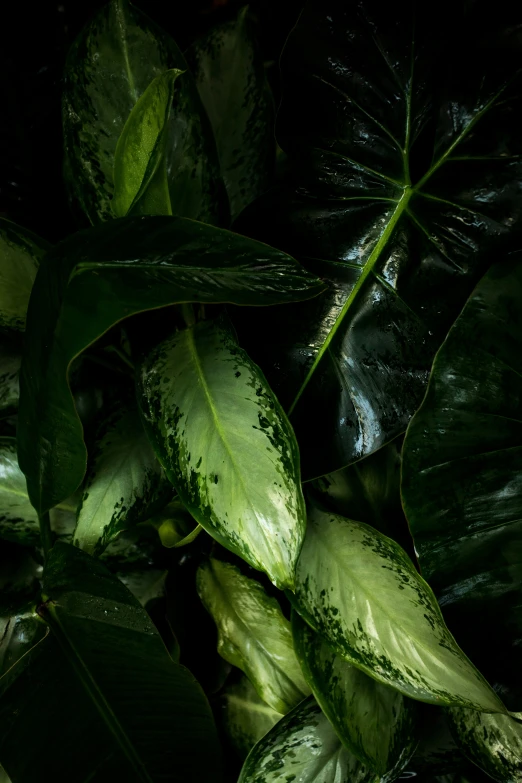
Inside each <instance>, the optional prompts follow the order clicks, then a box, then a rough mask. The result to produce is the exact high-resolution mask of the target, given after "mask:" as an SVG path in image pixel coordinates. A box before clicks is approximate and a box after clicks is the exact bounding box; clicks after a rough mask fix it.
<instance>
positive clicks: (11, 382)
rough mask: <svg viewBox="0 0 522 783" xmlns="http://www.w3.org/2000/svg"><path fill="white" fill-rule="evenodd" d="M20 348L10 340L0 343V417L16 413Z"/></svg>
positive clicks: (18, 393)
mask: <svg viewBox="0 0 522 783" xmlns="http://www.w3.org/2000/svg"><path fill="white" fill-rule="evenodd" d="M21 361H22V356H21V350H20V349H19V348H18V346H16V345H14V344H11V343H10V342H6V341H2V343H1V344H0V418H4V417H5V416H10V415H11V414H13V413H16V411H17V409H18V398H19V396H20V391H19V383H18V374H19V372H20V363H21Z"/></svg>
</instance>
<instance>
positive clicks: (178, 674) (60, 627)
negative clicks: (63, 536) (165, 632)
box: [0, 542, 220, 783]
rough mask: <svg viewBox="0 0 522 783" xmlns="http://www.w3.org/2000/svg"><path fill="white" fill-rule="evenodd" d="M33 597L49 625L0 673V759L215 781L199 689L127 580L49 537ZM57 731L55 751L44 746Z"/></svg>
mask: <svg viewBox="0 0 522 783" xmlns="http://www.w3.org/2000/svg"><path fill="white" fill-rule="evenodd" d="M44 593H45V595H46V596H47V598H48V601H47V603H46V604H45V605H42V606H41V607H40V613H41V614H42V615H43V616H44V619H45V620H46V621H47V623H48V626H49V633H48V634H47V636H46V637H45V638H44V639H43V640H42V641H41V642H40V643H39V644H38V645H36V647H34V648H33V649H32V650H31V651H30V652H29V653H27V654H26V655H24V656H23V657H22V658H21V659H20V660H19V661H18V662H17V663H16V664H15V665H14V666H13V667H11V669H10V670H9V671H8V672H7V673H6V674H5V675H4V677H3V678H2V679H1V681H0V689H1V699H0V757H1V758H2V764H3V765H4V767H5V769H6V771H7V773H8V774H9V776H10V777H11V778H12V779H13V780H14V781H16V783H34V781H35V780H67V781H70V782H71V783H84V781H87V780H100V781H101V780H112V779H115V778H116V777H118V776H119V777H121V778H122V779H124V780H126V781H132V783H134V782H136V783H138V781H139V782H140V783H155V782H156V781H158V783H159V781H170V780H183V781H186V783H215V782H216V781H219V780H220V772H219V750H218V744H217V738H216V733H215V727H214V723H213V720H212V714H211V711H210V708H209V705H208V702H207V700H206V698H205V696H204V694H203V691H202V689H201V688H200V686H199V685H198V683H197V682H196V680H195V679H194V678H193V677H192V675H191V674H190V673H189V672H188V671H187V670H186V669H185V668H184V667H182V666H180V665H178V664H176V663H174V661H173V660H172V658H171V657H170V656H169V654H168V652H167V650H166V648H165V645H164V644H163V641H162V639H161V637H160V635H159V633H158V632H157V630H156V629H155V627H154V626H153V624H152V622H151V620H150V619H149V617H148V615H147V613H146V612H145V610H144V609H142V608H141V607H140V605H139V603H138V602H137V600H136V599H135V598H133V596H132V595H131V594H130V593H129V591H128V590H127V588H126V587H124V585H122V584H121V582H120V581H119V580H118V579H117V578H116V577H115V576H113V575H111V574H110V573H109V572H108V571H107V569H106V568H105V567H104V566H103V565H102V563H100V561H99V560H96V559H94V558H92V557H90V556H89V555H87V554H86V553H85V552H82V551H81V550H79V549H77V548H76V547H73V546H71V545H69V544H62V543H60V542H59V543H57V544H56V545H55V546H54V548H53V550H52V552H51V555H50V558H49V562H48V565H47V567H46V570H45V572H44ZM42 714H44V715H45V716H46V720H45V721H43V722H42V719H41V716H42ZM29 736H30V737H31V742H30V743H28V742H27V737H29ZM57 736H59V737H60V752H59V753H58V752H57V753H49V748H50V747H51V746H53V744H54V738H56V737H57ZM86 738H88V741H86ZM202 748H204V752H202Z"/></svg>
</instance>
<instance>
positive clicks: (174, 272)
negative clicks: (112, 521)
mask: <svg viewBox="0 0 522 783" xmlns="http://www.w3.org/2000/svg"><path fill="white" fill-rule="evenodd" d="M321 290H322V284H321V282H320V281H319V280H318V279H317V278H315V277H314V276H312V275H310V274H309V273H308V272H305V271H304V269H302V268H301V267H300V266H299V265H298V264H297V263H296V262H295V261H294V260H293V259H291V258H290V257H289V256H286V255H284V254H282V253H280V252H279V251H277V250H273V249H272V248H269V247H267V246H266V245H261V244H260V243H258V242H253V241H252V240H247V239H245V238H244V237H241V236H239V235H237V234H233V233H231V232H229V231H224V230H222V229H218V228H214V227H212V226H208V225H205V224H204V223H198V222H196V221H193V220H187V219H184V218H174V217H134V218H131V217H129V218H121V219H120V220H112V221H111V222H109V223H106V224H103V225H101V226H97V227H96V228H92V229H88V230H86V231H80V232H78V233H77V234H75V235H73V236H72V237H70V238H69V239H67V240H65V241H64V242H62V243H61V244H60V245H58V246H57V248H56V249H55V251H54V252H53V253H52V254H50V255H49V256H47V257H46V259H45V262H44V263H43V264H42V265H41V267H40V270H39V273H38V276H37V279H36V281H35V285H34V289H33V294H32V296H31V302H30V306H29V312H28V329H27V340H26V346H25V354H24V358H23V362H22V369H21V374H20V408H19V430H18V453H19V458H20V467H21V468H22V470H23V471H24V473H25V475H26V477H27V486H28V489H29V497H30V498H31V502H32V504H33V506H34V507H35V508H36V510H37V511H38V512H39V513H42V512H44V511H46V510H47V509H49V508H51V507H52V506H55V505H56V504H57V503H60V502H61V501H62V500H63V499H64V498H66V497H68V496H69V495H71V494H72V493H73V492H74V491H75V490H76V488H77V487H78V486H79V484H80V482H81V481H82V478H83V476H84V473H85V467H86V457H87V455H86V450H85V446H84V443H83V438H82V428H81V424H80V420H79V418H78V415H77V413H76V410H75V408H74V403H73V399H72V397H71V393H70V389H69V386H68V383H67V372H68V368H69V365H70V363H71V362H72V360H73V359H74V358H75V357H76V356H78V354H79V353H81V351H83V350H84V349H85V348H86V347H87V346H89V345H90V344H91V343H93V342H94V341H95V340H96V339H97V338H98V337H100V335H102V334H103V333H104V332H106V331H107V330H108V329H109V328H110V327H111V326H113V325H114V324H115V323H117V322H118V321H121V320H122V319H123V318H126V317H127V316H129V315H133V314H134V313H138V312H142V311H144V310H151V309H154V308H158V307H163V306H165V305H168V304H174V303H176V302H229V301H230V302H234V303H236V304H241V303H243V304H248V303H250V304H253V303H256V304H261V303H262V302H264V303H265V304H269V303H272V302H274V301H280V302H283V301H292V300H295V299H300V298H302V297H307V296H313V295H315V294H317V293H319V292H320V291H321ZM50 292H51V293H50Z"/></svg>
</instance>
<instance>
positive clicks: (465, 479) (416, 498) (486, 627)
mask: <svg viewBox="0 0 522 783" xmlns="http://www.w3.org/2000/svg"><path fill="white" fill-rule="evenodd" d="M521 297H522V271H521V267H520V262H519V261H518V260H513V261H512V262H506V263H501V264H498V265H496V266H495V267H493V268H492V269H491V270H490V272H488V273H487V274H486V275H485V277H484V278H483V279H482V280H481V281H480V283H479V285H478V286H477V288H476V289H475V291H474V293H473V295H472V296H471V298H470V299H469V301H468V303H467V304H466V307H465V308H464V310H463V311H462V314H461V315H460V316H459V318H458V319H457V321H456V323H455V325H454V326H453V328H452V329H451V331H450V333H449V335H448V337H447V339H446V341H445V343H444V344H443V346H442V347H441V349H440V351H439V353H438V354H437V357H436V359H435V362H434V365H433V371H432V376H431V380H430V385H429V388H428V392H427V394H426V397H425V399H424V402H423V404H422V406H421V408H420V410H419V411H418V413H417V414H416V415H415V417H414V418H413V420H412V422H411V425H410V427H409V430H408V433H407V436H406V440H405V444H404V466H403V485H402V493H403V501H404V508H405V511H406V515H407V517H408V521H409V524H410V529H411V532H412V534H413V537H414V539H415V547H416V549H417V552H418V556H419V562H420V565H421V569H422V572H423V574H424V577H425V578H426V579H427V580H428V582H429V583H430V584H431V586H432V587H433V589H434V591H435V594H436V595H437V598H438V600H439V603H440V605H441V606H442V608H443V611H444V613H445V616H447V618H448V623H449V624H450V627H451V628H453V629H454V633H455V635H456V636H457V639H458V640H459V642H460V643H461V644H462V646H463V647H464V649H465V650H468V649H469V650H470V652H473V654H475V653H476V654H477V656H478V661H479V665H480V668H481V670H483V671H484V672H485V673H486V675H487V676H488V679H490V681H492V682H493V683H496V684H498V685H499V687H500V692H501V694H502V697H503V698H504V700H505V702H506V705H507V707H508V708H509V709H513V710H516V709H519V705H520V699H521V697H522V682H521V679H520V639H521V636H522V619H521V615H520V602H521V599H522V592H521V584H522V546H521V529H522V523H521V522H520V520H521V518H522V480H521V476H522V472H521V471H522V418H521V416H520V405H521V402H522V381H521V373H522V362H521V355H522V354H521V351H522V317H521V313H520V300H521Z"/></svg>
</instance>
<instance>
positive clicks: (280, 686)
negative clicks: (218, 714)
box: [197, 558, 310, 715]
mask: <svg viewBox="0 0 522 783" xmlns="http://www.w3.org/2000/svg"><path fill="white" fill-rule="evenodd" d="M197 589H198V593H199V597H200V598H201V600H202V601H203V604H204V605H205V608H206V609H207V611H208V612H210V614H211V615H212V617H213V618H214V621H215V623H216V625H217V629H218V652H219V654H220V655H221V656H222V657H223V658H224V659H225V660H226V661H228V662H229V663H231V664H232V665H233V666H237V667H238V668H239V669H241V671H243V672H244V673H245V674H246V676H247V677H248V679H249V680H250V682H251V683H252V685H253V686H254V688H255V689H256V691H257V693H258V695H259V696H260V698H261V699H263V701H264V702H266V703H267V704H268V705H269V706H270V707H272V709H274V710H276V711H277V712H279V713H281V714H283V715H284V714H286V713H287V712H288V711H289V710H291V709H292V708H293V707H295V705H296V704H299V702H300V701H302V700H303V699H304V697H305V696H307V695H308V694H309V693H310V689H309V688H308V686H307V684H306V682H305V679H304V677H303V674H302V672H301V667H300V666H299V662H298V660H297V658H296V655H295V652H294V643H293V641H292V631H291V628H290V623H289V622H288V620H287V619H286V618H285V616H284V615H283V612H282V611H281V607H280V606H279V603H278V602H277V601H276V599H275V598H271V597H270V596H268V595H267V594H266V592H265V591H264V589H263V587H262V586H261V585H260V584H259V582H256V581H255V579H249V578H248V577H246V576H243V574H242V573H241V572H240V570H239V569H238V568H236V567H235V566H233V565H230V563H224V562H221V561H220V560H216V559H214V558H211V559H210V561H209V562H208V563H204V564H203V565H201V566H200V568H199V570H198V573H197Z"/></svg>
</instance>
